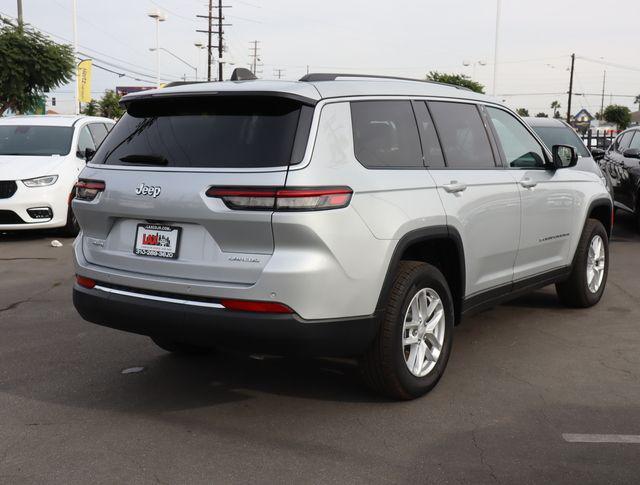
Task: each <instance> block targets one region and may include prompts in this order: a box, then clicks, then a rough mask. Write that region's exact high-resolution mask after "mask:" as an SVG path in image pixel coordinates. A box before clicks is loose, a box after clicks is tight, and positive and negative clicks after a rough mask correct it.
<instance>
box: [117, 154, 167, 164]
mask: <svg viewBox="0 0 640 485" xmlns="http://www.w3.org/2000/svg"><path fill="white" fill-rule="evenodd" d="M120 161H121V162H125V163H140V164H142V165H167V164H168V163H169V161H168V160H167V159H166V158H164V157H163V156H162V155H125V156H124V157H122V158H121V159H120Z"/></svg>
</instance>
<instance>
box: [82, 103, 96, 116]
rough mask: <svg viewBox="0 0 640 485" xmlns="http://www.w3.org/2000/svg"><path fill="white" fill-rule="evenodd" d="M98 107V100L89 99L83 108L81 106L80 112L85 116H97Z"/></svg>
mask: <svg viewBox="0 0 640 485" xmlns="http://www.w3.org/2000/svg"><path fill="white" fill-rule="evenodd" d="M99 110H100V107H99V106H98V102H97V101H96V100H95V99H92V100H91V101H89V102H88V103H87V104H86V105H85V106H84V108H82V114H83V115H87V116H98V111H99Z"/></svg>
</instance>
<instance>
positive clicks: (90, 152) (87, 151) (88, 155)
mask: <svg viewBox="0 0 640 485" xmlns="http://www.w3.org/2000/svg"><path fill="white" fill-rule="evenodd" d="M95 154H96V151H95V150H94V149H93V148H85V149H84V160H85V161H86V162H90V161H91V159H92V158H93V156H94V155H95Z"/></svg>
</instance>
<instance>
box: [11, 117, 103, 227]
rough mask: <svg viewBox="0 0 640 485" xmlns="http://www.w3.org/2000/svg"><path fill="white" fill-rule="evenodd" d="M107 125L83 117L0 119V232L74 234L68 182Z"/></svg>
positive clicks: (71, 187)
mask: <svg viewBox="0 0 640 485" xmlns="http://www.w3.org/2000/svg"><path fill="white" fill-rule="evenodd" d="M113 124H114V122H113V121H112V120H110V119H107V118H97V117H86V116H14V117H6V118H0V231H9V230H11V231H13V230H24V229H45V228H46V229H50V228H62V232H63V233H64V234H66V235H75V234H77V232H78V229H79V228H78V224H77V222H76V219H75V217H74V215H73V211H72V210H71V204H70V202H71V197H72V195H73V194H74V186H75V184H76V182H77V180H78V174H79V173H80V171H81V170H82V169H83V168H84V165H85V158H86V155H87V152H88V153H89V154H91V153H93V152H95V150H96V147H97V146H98V145H100V143H101V142H102V140H103V139H104V138H105V136H106V135H107V132H108V131H109V129H110V128H111V127H112V126H113Z"/></svg>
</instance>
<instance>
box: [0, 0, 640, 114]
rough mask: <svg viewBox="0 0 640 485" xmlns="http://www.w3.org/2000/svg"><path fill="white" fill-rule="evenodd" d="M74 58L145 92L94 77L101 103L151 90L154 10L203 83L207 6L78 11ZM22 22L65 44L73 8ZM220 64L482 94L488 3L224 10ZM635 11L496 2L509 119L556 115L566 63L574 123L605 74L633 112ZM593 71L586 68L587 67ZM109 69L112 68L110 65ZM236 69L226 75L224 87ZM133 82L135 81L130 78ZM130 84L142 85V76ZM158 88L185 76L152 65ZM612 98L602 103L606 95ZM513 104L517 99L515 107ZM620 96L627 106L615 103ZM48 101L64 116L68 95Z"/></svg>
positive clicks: (169, 62) (122, 2)
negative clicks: (437, 81)
mask: <svg viewBox="0 0 640 485" xmlns="http://www.w3.org/2000/svg"><path fill="white" fill-rule="evenodd" d="M77 2H78V16H79V19H78V25H79V27H78V42H79V45H80V48H79V50H80V52H82V53H83V54H86V56H83V57H88V56H91V57H93V59H94V62H95V63H96V64H100V65H102V66H104V67H109V68H111V69H113V70H114V71H118V72H122V73H126V74H127V75H128V76H131V77H138V78H141V79H145V80H147V81H149V82H140V81H136V80H134V79H131V78H128V77H122V78H119V77H118V76H117V75H115V74H110V73H107V72H104V71H100V70H98V69H94V82H93V87H92V90H93V91H94V92H95V93H94V96H99V95H100V94H101V92H103V91H104V90H105V89H113V88H114V87H115V86H116V85H118V86H120V85H153V79H154V78H155V54H154V53H152V52H150V51H149V48H150V47H154V46H155V24H154V22H153V21H152V20H151V19H150V18H148V17H147V14H148V13H149V11H151V10H153V9H156V8H160V9H161V10H163V11H164V12H166V14H167V17H168V18H167V21H166V22H163V23H162V24H161V25H160V32H161V33H160V45H161V47H163V48H166V49H169V50H170V51H172V52H174V53H175V54H176V55H177V56H179V57H182V58H184V59H185V60H186V61H187V62H188V63H190V64H192V65H195V66H197V67H198V74H199V75H200V76H202V75H203V74H204V73H205V71H206V51H199V50H198V49H197V48H196V47H195V46H194V43H195V42H198V41H200V42H203V43H205V42H206V36H205V35H204V34H199V33H196V32H195V30H196V29H204V28H205V26H206V20H205V19H197V18H196V17H195V16H196V14H205V13H206V1H205V0H77ZM23 4H24V6H23V9H24V18H25V22H28V23H30V24H32V25H33V26H35V27H37V28H39V29H41V30H44V31H46V32H47V33H50V34H52V35H53V36H56V37H54V38H55V39H56V40H58V41H61V40H62V39H66V40H71V39H72V37H73V33H72V14H71V5H72V0H23ZM227 4H228V5H231V6H232V7H231V8H228V9H225V12H226V16H227V20H226V21H227V22H229V23H232V24H233V25H232V26H230V27H226V29H225V33H226V39H225V43H226V45H227V53H226V54H225V55H226V56H228V57H227V59H226V60H227V61H228V62H233V63H235V64H236V66H242V67H247V65H248V63H249V62H250V58H249V47H250V45H249V42H250V41H253V40H259V41H260V58H261V60H262V64H263V67H262V74H261V75H260V76H261V77H263V78H275V77H276V76H275V69H283V70H284V72H283V78H285V79H298V78H299V77H300V76H302V75H303V74H304V73H305V71H306V66H307V65H309V66H310V69H311V71H312V72H329V71H333V72H336V71H338V72H340V71H342V72H354V73H356V72H360V73H377V74H386V75H398V76H407V77H418V78H422V77H424V76H425V74H426V73H427V72H429V71H430V70H438V71H446V72H457V73H464V74H467V75H470V76H471V75H473V72H474V68H473V67H472V66H469V67H465V66H463V61H469V62H471V63H473V62H475V61H482V62H484V63H486V65H485V66H482V65H477V66H476V68H475V76H476V79H477V80H478V81H479V82H481V83H483V84H485V86H486V87H487V92H490V91H491V85H492V74H493V64H492V63H493V45H494V34H495V17H496V0H446V1H445V0H385V1H382V0H323V1H322V2H319V1H318V2H316V1H300V0H297V1H294V0H268V1H267V0H247V1H244V0H243V1H241V0H227ZM16 12H17V9H16V1H15V0H0V13H2V14H6V15H9V16H12V17H15V16H16ZM639 20H640V1H639V0H617V1H616V0H609V1H606V2H603V1H602V0H581V1H577V0H502V16H501V22H500V31H499V32H500V41H499V59H498V78H497V94H498V96H499V97H500V98H501V99H504V100H506V102H507V104H509V105H510V106H511V107H513V108H519V107H524V108H527V109H528V110H529V111H530V112H531V114H532V115H534V114H535V113H537V112H538V111H546V112H547V113H550V112H551V110H550V108H549V105H550V103H551V102H552V101H553V100H555V99H557V100H558V101H560V103H561V105H562V109H561V111H563V113H564V111H565V110H566V104H567V96H566V94H563V93H565V92H566V91H567V88H568V81H569V72H568V70H567V69H568V67H569V65H570V57H569V56H570V54H571V53H572V52H575V53H576V56H577V60H576V75H575V82H574V91H575V92H577V93H584V94H582V95H578V96H575V97H574V101H573V106H574V107H575V108H574V109H572V111H573V112H574V113H575V112H577V111H578V110H579V109H580V108H581V107H585V108H587V109H589V110H590V111H591V112H592V113H595V112H596V111H598V110H599V109H600V101H601V99H600V94H599V93H600V92H601V91H602V77H603V71H604V70H606V71H607V84H606V93H607V96H606V99H605V105H606V104H609V102H610V101H613V102H614V103H618V104H623V105H626V106H629V107H630V108H632V109H633V110H634V111H635V110H637V109H638V108H637V105H635V107H634V105H633V104H632V103H633V97H632V96H635V95H636V94H640V56H639V55H638V54H640V28H639V27H638V21H639ZM593 61H596V62H593ZM107 63H109V64H110V65H108V64H107ZM233 67H234V66H228V67H227V69H226V75H227V76H228V75H229V74H230V71H231V70H232V68H233ZM136 73H138V74H136ZM140 74H144V76H141V75H140ZM161 75H162V78H163V80H175V79H178V78H181V77H182V76H183V75H186V76H188V77H193V75H194V71H193V70H192V69H191V68H189V67H188V66H186V65H184V64H181V63H180V61H178V60H177V59H175V58H173V57H171V56H170V55H168V54H166V53H164V52H162V53H161ZM611 94H612V95H613V96H610V95H611ZM514 95H517V96H514ZM622 95H626V96H622ZM56 97H57V99H58V100H59V102H58V108H59V109H60V110H61V111H64V110H65V108H66V109H71V104H70V100H71V99H72V97H73V95H72V91H71V87H70V86H66V87H63V88H61V89H60V90H59V91H58V92H57V93H56Z"/></svg>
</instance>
